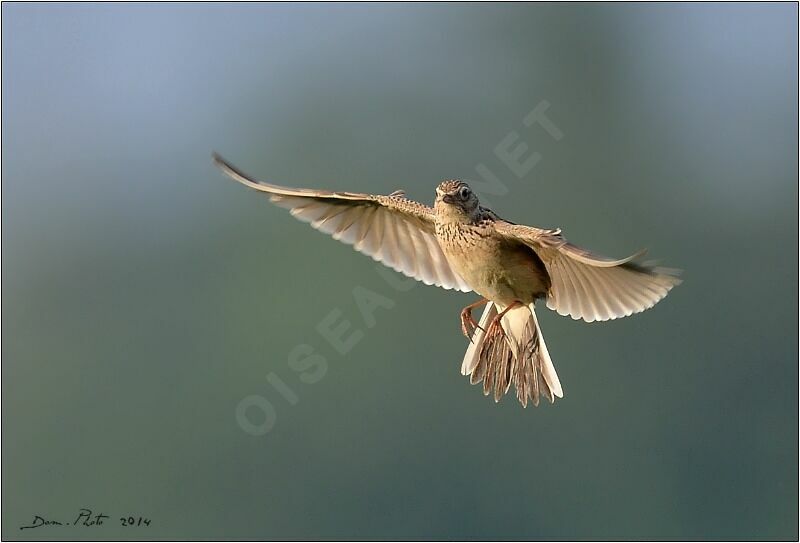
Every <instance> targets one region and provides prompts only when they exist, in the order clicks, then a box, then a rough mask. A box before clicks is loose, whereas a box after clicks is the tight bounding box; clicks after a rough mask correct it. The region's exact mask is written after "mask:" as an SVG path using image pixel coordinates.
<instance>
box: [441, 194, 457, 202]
mask: <svg viewBox="0 0 800 543" xmlns="http://www.w3.org/2000/svg"><path fill="white" fill-rule="evenodd" d="M442 202H444V203H446V204H454V203H456V201H455V199H454V198H453V195H452V194H445V195H444V196H442Z"/></svg>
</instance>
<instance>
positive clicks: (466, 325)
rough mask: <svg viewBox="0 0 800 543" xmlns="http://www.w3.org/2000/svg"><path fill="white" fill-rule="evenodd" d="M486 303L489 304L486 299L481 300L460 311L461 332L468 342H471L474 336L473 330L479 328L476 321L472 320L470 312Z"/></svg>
mask: <svg viewBox="0 0 800 543" xmlns="http://www.w3.org/2000/svg"><path fill="white" fill-rule="evenodd" d="M487 303H489V300H487V299H486V298H481V299H480V300H478V301H477V302H475V303H474V304H469V305H468V306H467V307H465V308H464V309H462V310H461V331H462V332H463V333H464V335H465V336H466V337H467V339H468V340H470V341H472V336H473V334H475V330H476V329H477V328H480V326H479V325H478V323H477V321H476V320H475V319H473V318H472V310H473V309H475V308H476V307H478V306H481V305H483V304H487Z"/></svg>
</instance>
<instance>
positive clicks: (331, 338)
mask: <svg viewBox="0 0 800 543" xmlns="http://www.w3.org/2000/svg"><path fill="white" fill-rule="evenodd" d="M549 109H550V102H548V101H547V100H542V101H540V102H539V103H538V104H536V107H534V108H533V109H532V110H530V111H529V112H528V113H527V114H526V115H525V116H524V117H523V118H522V122H521V125H522V126H521V127H519V128H518V129H519V130H525V132H524V133H523V134H520V132H518V131H517V130H511V131H509V132H508V134H506V135H505V137H503V138H502V139H501V140H500V141H499V142H498V143H497V145H495V147H494V149H493V154H494V157H495V158H496V159H497V160H499V162H500V164H501V165H502V166H504V167H505V168H504V169H503V171H502V173H503V174H506V172H507V171H510V172H511V173H512V174H513V175H514V176H516V178H517V179H522V178H523V177H525V176H526V175H528V174H529V173H530V172H531V171H532V170H533V169H534V168H535V167H536V165H537V164H539V162H541V160H542V154H541V153H540V152H538V151H532V150H531V148H530V146H529V145H528V142H527V141H526V138H529V137H531V136H536V135H537V133H538V134H541V132H544V133H545V134H547V135H548V136H549V137H551V138H552V139H553V140H555V141H561V140H562V139H563V138H564V132H563V131H562V130H561V129H559V128H558V126H557V125H556V124H555V122H553V120H552V119H551V118H550V117H549V116H548V113H547V112H548V110H549ZM534 129H537V130H536V132H534ZM475 172H476V173H477V174H478V175H479V176H480V178H481V180H480V181H478V180H470V182H469V183H470V186H471V187H472V189H473V191H474V192H475V193H476V194H477V195H478V197H479V198H480V200H481V202H482V203H483V204H484V205H486V206H487V207H492V206H491V205H490V203H489V202H490V200H489V199H490V197H491V196H505V195H507V194H508V192H509V188H508V186H506V185H505V184H504V183H503V182H502V181H501V180H500V177H498V175H497V174H496V173H495V171H494V170H492V169H490V168H489V166H487V165H486V164H485V163H483V162H480V163H478V164H477V165H476V166H475ZM375 270H376V272H377V273H378V275H380V276H381V277H382V278H383V280H384V282H385V283H386V287H387V288H386V291H385V292H383V293H379V292H375V291H373V290H370V289H368V288H366V287H363V286H356V287H353V289H352V290H351V292H350V294H351V296H352V298H353V301H354V302H355V306H356V308H357V310H358V320H357V322H353V320H350V319H349V318H347V317H346V316H345V314H344V312H343V311H342V310H341V309H340V308H338V307H335V308H333V309H331V310H330V311H329V312H328V313H327V314H325V316H323V317H322V318H321V319H320V320H319V321H318V322H317V323H316V325H315V326H314V330H315V333H316V334H315V336H316V337H317V340H316V343H319V342H320V341H321V342H322V344H324V345H325V346H326V347H327V348H326V349H325V350H324V352H325V353H330V350H332V351H333V353H335V355H336V356H337V357H344V356H347V354H348V353H350V352H351V351H352V350H353V349H354V348H355V347H356V346H357V345H358V344H359V343H360V342H361V341H362V340H363V339H364V337H365V336H366V333H367V330H370V329H372V328H374V327H375V326H376V325H377V323H378V315H379V314H380V311H384V310H390V309H392V308H393V307H395V305H396V304H397V302H396V301H395V299H394V297H393V296H394V294H395V293H399V292H408V291H409V290H411V289H412V288H414V287H415V286H416V285H417V281H416V280H414V279H411V278H406V277H404V276H402V275H400V274H399V273H397V272H394V271H392V270H390V269H389V268H386V267H384V266H382V265H378V266H376V268H375ZM327 373H328V357H327V356H326V355H325V354H323V351H322V350H320V349H318V348H317V347H315V346H314V345H312V344H311V343H301V344H299V345H297V346H295V347H294V348H293V349H292V350H290V351H289V353H288V355H287V357H286V370H283V375H285V376H286V375H290V376H291V377H287V378H286V379H284V378H283V377H281V376H280V375H279V370H276V371H270V372H269V373H267V375H266V378H265V381H266V382H265V383H264V388H265V389H266V390H265V391H264V392H263V393H262V394H251V395H248V396H245V397H244V398H242V399H241V400H240V401H239V403H238V404H237V405H236V409H235V417H236V423H237V424H238V425H239V428H241V429H242V430H243V431H244V432H246V433H247V434H250V435H252V436H263V435H265V434H268V433H269V432H270V431H272V429H273V428H275V425H276V424H277V422H278V409H279V408H278V407H276V405H278V406H280V409H284V408H286V406H294V405H297V403H298V402H299V401H300V395H299V392H298V390H300V389H302V387H304V386H305V385H313V384H316V383H319V382H320V381H321V380H322V379H324V378H325V375H326V374H327Z"/></svg>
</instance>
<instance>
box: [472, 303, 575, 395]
mask: <svg viewBox="0 0 800 543" xmlns="http://www.w3.org/2000/svg"><path fill="white" fill-rule="evenodd" d="M497 314H498V311H497V306H496V305H495V304H494V303H493V302H489V303H488V304H487V306H486V309H484V311H483V315H481V319H480V322H479V325H480V328H478V329H477V330H476V331H475V335H474V336H473V338H472V343H470V345H469V347H468V348H467V352H466V353H465V355H464V361H463V362H462V364H461V373H462V374H463V375H469V376H470V383H472V384H476V383H480V382H481V381H483V393H484V394H485V395H488V394H489V393H490V392H493V393H494V401H495V402H497V401H500V398H502V397H503V395H504V394H505V393H506V392H508V390H509V388H510V387H511V384H512V383H513V384H514V388H515V389H516V391H517V399H518V400H519V401H520V403H521V404H522V406H523V407H527V406H528V399H529V398H530V400H531V402H532V403H533V405H534V406H538V405H539V397H540V396H544V397H546V398H547V399H548V400H550V403H553V402H554V401H555V398H556V397H559V398H562V397H563V396H564V393H563V391H562V390H561V383H560V382H559V380H558V375H557V374H556V369H555V367H554V366H553V361H552V360H551V359H550V354H549V353H548V352H547V346H546V345H545V343H544V337H543V336H542V331H541V328H539V322H538V321H537V319H536V313H535V311H534V307H533V304H530V305H528V306H519V307H514V308H512V309H510V310H509V311H508V312H506V314H505V315H504V316H503V318H502V321H501V324H502V327H503V331H504V332H505V337H503V336H501V335H495V336H491V337H489V336H487V335H486V333H485V330H486V329H487V327H488V326H489V323H490V322H491V321H492V320H493V319H494V318H495V317H496V316H497Z"/></svg>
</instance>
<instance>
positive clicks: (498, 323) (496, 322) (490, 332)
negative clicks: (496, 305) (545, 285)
mask: <svg viewBox="0 0 800 543" xmlns="http://www.w3.org/2000/svg"><path fill="white" fill-rule="evenodd" d="M518 305H522V304H521V303H520V302H514V303H512V304H511V305H509V306H508V307H507V308H505V309H504V310H502V311H501V312H500V313H498V314H497V315H495V317H494V318H493V319H492V322H490V323H489V326H487V327H486V337H487V338H490V337H494V336H495V335H501V336H505V334H506V333H505V331H504V330H503V323H502V320H503V315H505V314H506V313H508V312H509V311H511V310H512V309H513V308H515V307H517V306H518Z"/></svg>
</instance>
